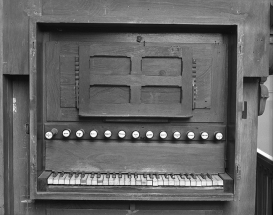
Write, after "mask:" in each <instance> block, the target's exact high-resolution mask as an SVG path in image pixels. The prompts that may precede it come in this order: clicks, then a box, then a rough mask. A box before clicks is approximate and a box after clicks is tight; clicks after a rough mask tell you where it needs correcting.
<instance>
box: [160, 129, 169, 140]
mask: <svg viewBox="0 0 273 215" xmlns="http://www.w3.org/2000/svg"><path fill="white" fill-rule="evenodd" d="M159 136H160V138H161V139H166V138H167V136H168V134H167V132H166V131H161V132H160V133H159Z"/></svg>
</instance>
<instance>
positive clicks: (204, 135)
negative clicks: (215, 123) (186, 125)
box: [200, 131, 209, 140]
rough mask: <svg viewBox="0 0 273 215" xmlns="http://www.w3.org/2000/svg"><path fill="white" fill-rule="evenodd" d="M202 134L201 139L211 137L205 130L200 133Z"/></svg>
mask: <svg viewBox="0 0 273 215" xmlns="http://www.w3.org/2000/svg"><path fill="white" fill-rule="evenodd" d="M200 136H201V139H202V140H207V139H208V138H209V134H208V132H205V131H202V132H201V133H200Z"/></svg>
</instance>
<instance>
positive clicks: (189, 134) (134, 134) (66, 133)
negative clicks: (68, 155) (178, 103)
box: [45, 128, 223, 140]
mask: <svg viewBox="0 0 273 215" xmlns="http://www.w3.org/2000/svg"><path fill="white" fill-rule="evenodd" d="M57 133H58V130H57V129H56V128H53V129H52V130H51V131H48V132H46V133H45V138H46V139H48V140H50V139H52V138H53V137H54V136H55V135H56V134H57ZM84 134H85V131H84V130H83V129H79V130H77V131H76V137H77V138H79V139H80V138H82V137H83V136H84ZM62 135H63V137H64V138H68V137H69V136H70V135H71V130H70V129H64V130H63V131H62ZM89 135H90V137H91V138H96V137H97V136H98V131H97V130H91V131H90V132H89ZM103 135H104V137H105V138H110V137H111V136H112V132H111V131H110V130H105V131H104V133H103ZM117 135H118V137H119V138H120V139H123V138H125V136H126V132H125V131H123V130H120V131H118V134H117ZM199 135H200V138H201V139H202V140H207V139H208V138H209V134H208V132H206V131H201V132H200V134H199ZM213 135H214V139H215V140H222V139H223V134H222V133H221V132H218V131H216V132H214V134H213ZM131 137H132V138H133V139H138V138H140V133H139V131H133V132H132V134H131ZM145 137H146V138H147V139H152V138H153V137H154V133H153V132H152V131H146V133H145ZM159 137H160V138H161V139H163V140H164V139H166V138H167V137H168V133H167V132H166V131H160V133H159ZM172 137H173V138H174V139H177V140H178V139H180V138H181V133H180V132H179V131H174V132H173V133H172ZM195 137H196V134H195V133H194V132H193V131H188V132H187V133H186V138H187V139H189V140H193V139H194V138H195Z"/></svg>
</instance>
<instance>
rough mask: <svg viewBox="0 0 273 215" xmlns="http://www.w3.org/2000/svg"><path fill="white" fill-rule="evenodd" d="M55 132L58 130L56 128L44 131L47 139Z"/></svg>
mask: <svg viewBox="0 0 273 215" xmlns="http://www.w3.org/2000/svg"><path fill="white" fill-rule="evenodd" d="M57 133H58V130H57V129H56V128H52V129H51V131H48V132H46V133H45V138H46V139H48V140H50V139H52V138H53V136H54V135H56V134H57Z"/></svg>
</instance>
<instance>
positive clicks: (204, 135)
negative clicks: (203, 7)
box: [31, 26, 236, 201]
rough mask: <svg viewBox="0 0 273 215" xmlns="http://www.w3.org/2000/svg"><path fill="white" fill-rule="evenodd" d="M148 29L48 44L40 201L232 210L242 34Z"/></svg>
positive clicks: (40, 101)
mask: <svg viewBox="0 0 273 215" xmlns="http://www.w3.org/2000/svg"><path fill="white" fill-rule="evenodd" d="M152 29H153V30H154V32H149V31H150V30H148V28H143V29H142V27H141V26H138V28H137V29H134V27H133V26H131V27H130V28H128V29H126V30H125V31H127V32H130V30H132V32H133V33H132V34H128V33H125V32H124V29H123V28H122V27H121V26H117V28H116V29H115V33H116V34H117V35H119V39H118V40H117V38H116V37H114V36H113V35H112V34H111V33H109V32H108V33H106V32H104V31H103V30H102V29H101V28H97V29H96V27H94V29H93V30H94V32H95V31H98V32H99V33H94V32H93V30H92V31H90V32H88V33H87V35H88V36H87V37H86V38H88V40H87V41H81V37H79V38H77V37H72V36H71V35H73V34H72V33H71V32H67V33H60V32H58V33H56V32H50V34H51V37H50V38H51V39H50V40H48V41H44V42H43V44H44V47H43V48H41V49H40V50H39V51H38V52H37V54H40V57H41V58H42V57H43V62H44V67H43V68H40V70H41V72H39V73H38V74H37V76H36V78H33V79H32V84H31V86H33V87H34V88H33V89H32V92H33V93H36V94H37V95H40V96H38V97H37V103H36V109H35V110H34V111H35V114H36V116H37V118H36V119H35V120H36V121H35V120H34V121H33V122H32V123H33V124H34V125H35V126H36V127H35V128H36V129H34V130H32V133H33V134H34V136H36V137H37V140H35V141H34V142H35V143H33V144H34V146H33V148H32V149H33V150H32V153H33V155H34V154H35V158H34V159H37V162H36V163H35V170H36V172H35V174H33V176H32V184H33V187H32V188H33V193H34V194H33V196H34V198H36V199H51V198H53V199H64V198H66V195H67V194H69V198H70V199H82V198H84V199H96V200H99V199H101V200H114V199H119V200H158V199H161V200H163V199H168V200H173V201H178V200H179V201H181V200H189V198H190V199H192V200H198V201H203V200H204V201H207V200H208V198H209V199H210V200H213V201H233V199H234V172H233V170H234V167H232V165H233V164H232V163H233V162H234V156H235V154H236V152H235V148H234V147H232V145H233V143H234V133H235V127H234V126H233V127H232V126H231V124H232V123H231V122H233V121H232V120H235V118H234V117H235V115H234V114H233V113H232V111H231V110H233V109H234V105H235V104H236V91H235V90H234V89H235V88H234V87H233V83H234V81H233V80H232V78H231V77H233V75H235V74H236V72H234V66H233V65H234V64H233V58H232V57H231V55H232V54H234V53H235V49H234V48H231V47H232V46H233V45H234V43H232V38H233V37H234V33H235V32H236V29H233V28H232V27H228V28H227V29H229V30H230V32H229V31H223V30H222V29H218V30H219V32H217V29H216V30H215V29H214V30H213V31H212V33H211V34H207V33H204V32H191V34H187V33H185V32H182V31H180V29H178V28H176V27H175V26H168V32H169V33H168V34H166V33H162V31H163V30H165V29H163V28H161V27H160V26H153V28H151V30H152ZM136 30H137V31H138V32H139V33H135V31H136ZM70 34H71V35H70ZM139 34H140V35H141V37H142V39H143V40H142V41H144V40H145V43H144V42H143V43H142V42H137V40H136V38H137V37H138V36H139ZM69 35H70V36H69ZM98 35H100V36H98ZM190 35H195V37H192V36H190ZM68 37H69V38H70V39H71V41H69V42H68V41H67V38H68ZM210 37H211V38H213V40H211V39H208V38H210ZM72 38H73V39H72ZM162 38H164V41H163V40H162ZM197 38H198V39H197ZM189 41H190V42H189ZM215 41H216V42H215ZM41 83H45V85H44V87H43V88H40V87H39V88H35V86H38V85H40V84H41Z"/></svg>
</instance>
